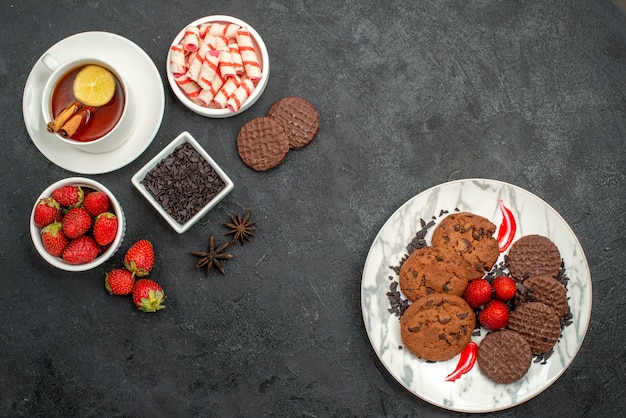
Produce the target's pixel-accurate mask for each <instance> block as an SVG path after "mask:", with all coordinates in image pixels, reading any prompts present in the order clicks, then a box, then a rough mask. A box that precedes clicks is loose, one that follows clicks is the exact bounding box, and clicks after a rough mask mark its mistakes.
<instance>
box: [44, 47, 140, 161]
mask: <svg viewBox="0 0 626 418" xmlns="http://www.w3.org/2000/svg"><path fill="white" fill-rule="evenodd" d="M42 62H43V64H44V65H45V66H46V67H48V69H50V71H52V75H51V76H50V77H49V78H48V81H46V84H45V86H44V88H43V93H42V96H41V110H42V114H43V117H44V120H45V122H46V123H48V122H50V121H52V120H53V119H54V116H53V113H52V112H53V110H52V96H53V94H54V91H55V88H56V87H57V84H58V83H59V82H61V81H62V79H63V77H64V76H65V75H66V74H68V73H69V72H71V71H73V70H75V69H77V68H80V67H84V66H85V65H88V64H96V65H100V66H102V67H104V68H106V69H108V70H109V71H111V72H112V73H113V74H114V75H115V77H116V78H117V81H118V82H119V84H118V88H121V89H122V93H123V95H124V100H123V110H122V113H121V116H120V117H119V120H118V121H117V124H115V126H113V128H112V129H110V130H109V131H108V132H107V133H105V134H104V135H102V136H99V137H97V138H95V139H93V140H89V141H84V142H83V141H77V140H74V139H71V138H65V137H63V136H62V135H61V134H59V133H58V132H56V133H50V135H51V136H55V137H56V139H58V140H60V141H63V142H65V143H66V144H69V145H71V146H73V147H75V148H77V149H79V150H81V151H85V152H90V153H103V152H108V151H111V150H113V149H115V148H117V147H119V146H120V145H122V144H123V143H124V142H126V141H127V140H128V138H129V137H130V134H131V132H132V128H133V126H132V119H133V118H132V115H131V109H130V107H129V105H128V103H129V94H130V91H129V90H128V88H127V86H126V82H125V81H124V78H123V77H122V76H121V74H120V72H119V71H117V70H116V69H115V67H113V66H112V65H111V64H110V63H108V62H104V61H102V60H100V59H94V58H80V59H75V60H71V61H68V62H65V63H63V64H58V62H57V61H56V60H55V59H54V57H53V56H52V55H50V54H46V55H44V56H43V57H42ZM70 94H71V92H70ZM116 94H118V93H116ZM72 97H73V96H72ZM97 111H98V109H97V108H96V109H95V112H97ZM88 123H89V122H88ZM85 128H86V129H87V126H86V127H85Z"/></svg>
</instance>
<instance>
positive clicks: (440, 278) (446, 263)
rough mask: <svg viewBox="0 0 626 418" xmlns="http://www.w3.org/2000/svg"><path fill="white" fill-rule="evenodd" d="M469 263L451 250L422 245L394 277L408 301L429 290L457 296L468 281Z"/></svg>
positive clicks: (428, 292)
mask: <svg viewBox="0 0 626 418" xmlns="http://www.w3.org/2000/svg"><path fill="white" fill-rule="evenodd" d="M469 271H470V268H469V265H468V264H467V262H466V261H465V260H464V259H463V258H462V257H461V256H460V255H457V254H454V253H444V252H442V251H440V250H439V249H437V248H434V247H422V248H419V249H417V250H415V251H413V252H412V253H411V255H410V256H409V258H407V259H406V261H405V262H404V263H403V264H402V267H401V268H400V274H399V279H398V281H399V282H400V289H401V290H402V293H404V295H405V296H406V297H407V298H408V299H409V300H411V301H415V300H416V299H419V298H421V297H422V296H426V295H430V294H433V293H449V294H452V295H457V296H461V295H462V294H463V292H464V291H465V288H466V287H467V283H468V281H469Z"/></svg>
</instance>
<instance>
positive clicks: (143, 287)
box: [133, 279, 165, 312]
mask: <svg viewBox="0 0 626 418" xmlns="http://www.w3.org/2000/svg"><path fill="white" fill-rule="evenodd" d="M164 300H165V293H164V292H163V288H162V287H161V285H159V284H158V283H157V282H155V281H153V280H150V279H139V280H137V281H136V282H135V286H133V302H134V303H135V306H137V308H139V309H140V310H142V311H144V312H156V311H158V310H161V309H163V308H165V306H163V301H164Z"/></svg>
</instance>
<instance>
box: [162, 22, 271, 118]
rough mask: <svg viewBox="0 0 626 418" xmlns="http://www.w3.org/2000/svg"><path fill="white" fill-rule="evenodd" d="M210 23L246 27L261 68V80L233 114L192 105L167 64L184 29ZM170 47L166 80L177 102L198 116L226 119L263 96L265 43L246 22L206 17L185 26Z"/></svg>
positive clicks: (266, 61)
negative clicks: (173, 47)
mask: <svg viewBox="0 0 626 418" xmlns="http://www.w3.org/2000/svg"><path fill="white" fill-rule="evenodd" d="M210 22H215V23H233V24H235V25H239V26H242V27H246V28H247V29H248V31H249V32H250V35H252V39H253V44H254V47H255V49H256V51H257V56H258V58H259V62H260V64H261V68H262V75H261V79H260V80H259V81H258V83H257V85H256V87H255V88H254V90H253V91H252V94H251V95H250V96H249V97H248V98H247V99H246V100H245V101H244V102H243V103H242V104H241V108H240V109H239V110H238V111H236V112H233V111H231V110H230V109H228V108H225V109H219V108H212V107H206V106H201V105H199V104H197V103H194V102H193V101H192V100H191V99H189V98H188V97H187V96H186V95H185V93H184V92H183V91H182V90H181V88H180V87H179V86H178V84H177V83H176V80H175V79H174V74H173V73H172V71H170V66H169V62H170V54H171V51H172V49H171V46H175V45H178V44H180V42H181V40H182V39H183V36H184V35H185V29H186V28H187V27H189V26H200V25H201V24H203V23H210ZM171 46H170V49H169V51H168V54H167V59H166V62H165V65H166V70H165V72H166V74H167V80H168V81H169V83H170V87H171V88H172V91H173V92H174V94H175V95H176V97H178V100H180V101H181V103H183V104H184V105H185V106H187V107H188V108H189V109H191V110H192V111H194V112H196V113H197V114H199V115H202V116H206V117H210V118H227V117H230V116H234V115H237V114H239V113H241V112H243V111H245V110H246V109H248V108H249V107H250V106H252V105H253V104H254V103H256V101H257V100H258V99H259V97H261V94H263V91H264V90H265V87H266V86H267V82H268V80H269V75H270V59H269V54H268V52H267V47H266V46H265V43H264V42H263V39H262V38H261V36H260V35H259V34H258V32H257V31H256V30H255V29H254V28H253V27H252V26H250V25H248V24H247V23H246V22H244V21H242V20H240V19H237V18H235V17H232V16H226V15H212V16H206V17H203V18H200V19H198V20H195V21H193V22H191V23H189V24H188V25H186V26H185V27H184V28H183V29H182V30H181V31H180V32H179V33H178V35H176V37H175V38H174V41H173V42H172V44H171Z"/></svg>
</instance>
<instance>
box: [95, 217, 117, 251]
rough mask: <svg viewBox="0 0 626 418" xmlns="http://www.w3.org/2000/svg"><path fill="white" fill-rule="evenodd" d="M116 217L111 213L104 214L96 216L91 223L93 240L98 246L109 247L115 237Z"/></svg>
mask: <svg viewBox="0 0 626 418" xmlns="http://www.w3.org/2000/svg"><path fill="white" fill-rule="evenodd" d="M117 226H118V221H117V216H115V215H114V214H112V213H111V212H104V213H101V214H100V215H98V216H96V219H95V220H94V221H93V238H94V239H95V240H96V242H97V243H98V245H103V246H104V245H109V244H110V243H112V242H113V240H114V239H115V236H116V235H117Z"/></svg>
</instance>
